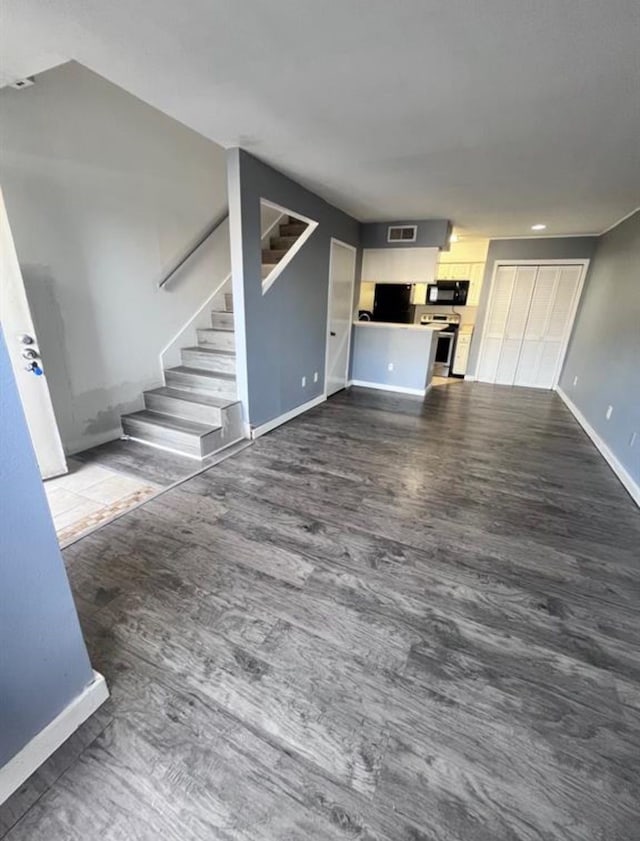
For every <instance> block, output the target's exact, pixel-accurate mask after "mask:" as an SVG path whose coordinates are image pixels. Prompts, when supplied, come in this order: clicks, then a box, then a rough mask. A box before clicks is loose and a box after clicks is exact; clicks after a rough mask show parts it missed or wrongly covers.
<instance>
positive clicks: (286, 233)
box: [280, 224, 307, 237]
mask: <svg viewBox="0 0 640 841" xmlns="http://www.w3.org/2000/svg"><path fill="white" fill-rule="evenodd" d="M306 229H307V226H306V225H301V224H298V225H293V224H292V225H280V236H281V237H299V236H300V234H303V233H304V232H305V231H306Z"/></svg>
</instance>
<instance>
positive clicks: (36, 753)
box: [0, 672, 109, 805]
mask: <svg viewBox="0 0 640 841" xmlns="http://www.w3.org/2000/svg"><path fill="white" fill-rule="evenodd" d="M108 697H109V690H108V689H107V684H106V682H105V679H104V678H103V677H102V675H101V674H99V673H98V672H94V673H93V680H92V681H91V683H90V684H89V685H88V686H87V687H85V689H84V691H83V692H82V693H81V694H80V695H78V697H77V698H74V699H73V701H71V703H70V704H68V705H67V706H66V707H65V708H64V709H63V710H62V712H61V713H59V714H58V715H57V716H56V717H55V718H54V719H53V721H51V722H49V724H47V726H46V727H45V728H43V729H42V730H41V731H40V732H39V733H37V734H36V735H35V736H34V737H33V739H31V741H30V742H27V744H26V745H25V746H24V747H23V748H22V750H21V751H19V752H18V753H17V754H16V755H15V756H14V757H13V758H12V759H10V760H9V761H8V762H7V764H6V765H4V766H3V767H2V768H0V805H2V804H3V803H4V802H5V800H7V799H8V798H9V797H10V796H11V795H12V794H13V792H14V791H16V790H17V789H18V788H20V786H21V785H22V784H23V783H24V781H25V780H26V779H28V778H29V777H30V776H31V775H32V774H33V773H34V772H35V771H37V770H38V768H39V767H40V766H41V765H42V763H43V762H46V760H47V759H48V758H49V757H50V756H51V754H52V753H54V752H55V751H56V750H57V749H58V748H59V747H60V745H61V744H62V743H63V742H65V741H66V740H67V739H68V738H69V736H71V735H72V734H73V733H75V731H76V730H77V729H78V727H80V725H81V724H83V723H84V722H85V721H86V720H87V719H88V718H89V716H90V715H92V714H93V713H94V712H95V711H96V710H97V709H98V707H99V706H101V705H102V704H103V703H104V702H105V701H106V700H107V698H108Z"/></svg>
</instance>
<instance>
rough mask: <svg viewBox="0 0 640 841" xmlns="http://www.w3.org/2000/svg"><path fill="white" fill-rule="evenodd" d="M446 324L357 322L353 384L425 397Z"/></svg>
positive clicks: (353, 341) (354, 325)
mask: <svg viewBox="0 0 640 841" xmlns="http://www.w3.org/2000/svg"><path fill="white" fill-rule="evenodd" d="M445 327H446V325H443V324H429V325H421V324H396V323H388V322H383V321H354V322H353V328H352V329H353V334H352V341H351V347H352V351H351V384H352V385H359V386H364V387H366V388H377V389H382V390H383V391H397V392H399V393H401V394H415V395H417V396H424V395H425V394H426V393H427V391H428V390H429V388H430V387H431V378H432V375H433V363H434V360H435V354H436V345H437V337H438V333H439V332H440V331H441V330H443V329H444V328H445Z"/></svg>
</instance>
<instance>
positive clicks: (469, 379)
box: [464, 374, 476, 383]
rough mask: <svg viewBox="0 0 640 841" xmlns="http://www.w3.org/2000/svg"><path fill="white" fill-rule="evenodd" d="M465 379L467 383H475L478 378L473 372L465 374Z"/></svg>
mask: <svg viewBox="0 0 640 841" xmlns="http://www.w3.org/2000/svg"><path fill="white" fill-rule="evenodd" d="M464 380H465V382H467V383H475V381H476V378H475V376H474V375H473V374H465V375H464Z"/></svg>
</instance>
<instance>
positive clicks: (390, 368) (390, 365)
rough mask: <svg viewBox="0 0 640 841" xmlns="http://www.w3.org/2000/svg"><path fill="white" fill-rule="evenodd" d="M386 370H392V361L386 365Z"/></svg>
mask: <svg viewBox="0 0 640 841" xmlns="http://www.w3.org/2000/svg"><path fill="white" fill-rule="evenodd" d="M387 371H393V362H390V363H389V364H388V365H387Z"/></svg>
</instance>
